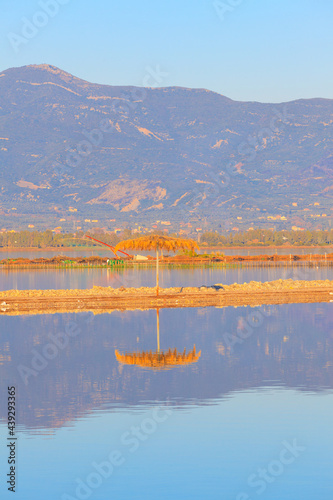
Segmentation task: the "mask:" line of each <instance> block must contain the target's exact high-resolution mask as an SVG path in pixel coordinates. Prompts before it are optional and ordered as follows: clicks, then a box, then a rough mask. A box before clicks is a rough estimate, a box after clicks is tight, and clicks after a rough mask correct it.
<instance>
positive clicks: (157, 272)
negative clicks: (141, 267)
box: [156, 245, 159, 295]
mask: <svg viewBox="0 0 333 500" xmlns="http://www.w3.org/2000/svg"><path fill="white" fill-rule="evenodd" d="M158 286H159V269H158V245H157V248H156V295H158Z"/></svg>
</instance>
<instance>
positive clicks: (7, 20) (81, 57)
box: [0, 0, 333, 102]
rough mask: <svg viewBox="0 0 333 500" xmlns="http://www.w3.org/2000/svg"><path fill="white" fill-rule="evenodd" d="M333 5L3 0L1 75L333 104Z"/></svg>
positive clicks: (286, 0)
mask: <svg viewBox="0 0 333 500" xmlns="http://www.w3.org/2000/svg"><path fill="white" fill-rule="evenodd" d="M332 20H333V2H332V1H331V0H220V1H214V0H168V1H161V0H159V1H158V0H154V1H151V0H140V2H139V1H138V0H123V1H119V0H118V1H117V0H94V1H92V0H15V2H13V0H1V16H0V33H1V36H0V70H5V69H8V68H11V67H17V66H24V65H26V64H41V63H47V64H52V65H54V66H57V67H59V68H61V69H63V70H65V71H68V72H69V73H71V74H73V75H75V76H77V77H79V78H83V79H85V80H88V81H90V82H95V83H103V84H108V85H137V86H142V85H144V86H159V87H166V86H181V87H191V88H205V89H208V90H212V91H215V92H218V93H220V94H223V95H226V96H227V97H230V98H231V99H234V100H240V101H260V102H285V101H290V100H294V99H300V98H313V97H324V98H333V65H332V48H333V30H332Z"/></svg>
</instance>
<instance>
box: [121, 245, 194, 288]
mask: <svg viewBox="0 0 333 500" xmlns="http://www.w3.org/2000/svg"><path fill="white" fill-rule="evenodd" d="M120 248H124V249H126V250H156V294H157V295H158V287H159V269H158V261H159V250H160V249H161V250H167V251H171V252H175V251H176V250H178V249H179V250H194V249H195V248H197V249H198V248H199V247H198V245H197V244H196V242H195V241H193V240H187V239H184V238H171V237H170V236H157V235H150V236H142V237H141V238H136V239H132V240H124V241H120V242H119V243H118V244H117V245H116V247H115V251H116V252H117V251H118V250H119V249H120Z"/></svg>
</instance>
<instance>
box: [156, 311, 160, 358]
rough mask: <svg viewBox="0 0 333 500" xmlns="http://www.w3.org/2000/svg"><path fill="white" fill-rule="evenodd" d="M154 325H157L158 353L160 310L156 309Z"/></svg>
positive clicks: (158, 346)
mask: <svg viewBox="0 0 333 500" xmlns="http://www.w3.org/2000/svg"><path fill="white" fill-rule="evenodd" d="M156 325H157V352H158V354H159V353H160V310H159V309H156Z"/></svg>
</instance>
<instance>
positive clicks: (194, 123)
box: [0, 64, 333, 228]
mask: <svg viewBox="0 0 333 500" xmlns="http://www.w3.org/2000/svg"><path fill="white" fill-rule="evenodd" d="M244 85H246V75H244ZM332 129H333V100H329V99H319V98H318V99H307V100H305V99H301V100H297V101H293V102H289V103H281V104H264V103H258V102H236V101H233V100H231V99H229V98H227V97H225V96H223V95H219V94H217V93H214V92H210V91H207V90H204V89H188V88H179V87H168V88H141V87H119V86H117V87H115V86H107V85H98V84H93V83H89V82H86V81H84V80H80V79H78V78H76V77H74V76H72V75H70V74H69V73H66V72H64V71H62V70H60V69H58V68H56V67H54V66H50V65H47V64H43V65H31V66H24V67H21V68H11V69H8V70H6V71H4V72H2V73H1V74H0V176H1V194H0V219H1V224H2V225H4V224H7V223H8V221H12V220H15V217H16V220H21V221H23V220H25V221H27V220H44V221H46V222H50V221H52V222H50V223H55V222H56V221H57V220H60V217H62V218H66V217H69V216H70V215H72V213H73V212H75V217H80V218H81V217H82V218H87V217H89V218H90V219H96V220H97V219H98V220H99V221H101V222H103V223H105V224H107V223H106V221H108V220H110V219H116V220H117V221H125V220H131V221H134V220H135V221H137V222H138V223H142V222H146V221H153V220H156V219H163V220H166V219H168V220H171V221H172V222H175V221H183V222H188V221H190V220H194V221H200V220H202V219H205V220H209V221H212V222H214V223H215V222H216V223H218V222H220V224H222V227H226V228H227V227H231V226H232V225H234V224H235V223H236V222H237V225H238V226H240V227H242V224H243V225H244V224H249V223H250V224H256V225H261V226H262V227H265V225H266V226H267V224H268V225H269V226H272V224H273V223H272V222H271V220H272V217H274V219H273V220H277V222H274V224H277V226H278V227H277V228H280V227H281V225H282V226H283V225H284V226H285V227H289V226H290V225H291V224H292V223H295V221H296V223H297V222H298V223H299V224H301V225H306V226H308V227H310V225H312V227H313V223H314V222H316V223H318V222H319V217H318V216H320V217H322V215H323V212H325V213H326V218H324V219H321V218H320V222H321V223H322V224H324V223H327V221H328V220H329V221H330V220H331V219H330V214H331V212H329V210H330V208H331V206H332V204H331V196H332V190H333V147H332V144H333V134H332ZM318 203H319V205H316V204H318ZM295 204H297V206H296V205H295ZM318 207H319V208H318ZM13 209H14V210H13ZM73 217H74V216H73ZM129 217H132V218H131V219H129ZM237 217H239V219H237ZM268 217H270V219H268ZM281 218H282V219H281ZM82 220H83V219H82ZM244 227H245V226H244Z"/></svg>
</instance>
